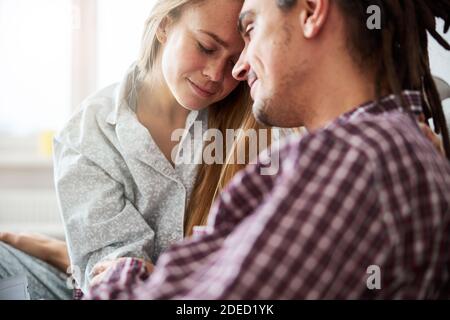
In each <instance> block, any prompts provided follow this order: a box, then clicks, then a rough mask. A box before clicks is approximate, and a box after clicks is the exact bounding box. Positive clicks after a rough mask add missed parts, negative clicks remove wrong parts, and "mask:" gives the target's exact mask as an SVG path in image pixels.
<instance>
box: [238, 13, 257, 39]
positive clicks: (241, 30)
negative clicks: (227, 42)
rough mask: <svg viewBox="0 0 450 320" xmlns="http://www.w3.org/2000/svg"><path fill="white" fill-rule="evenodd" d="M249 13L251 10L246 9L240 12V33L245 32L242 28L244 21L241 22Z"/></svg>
mask: <svg viewBox="0 0 450 320" xmlns="http://www.w3.org/2000/svg"><path fill="white" fill-rule="evenodd" d="M250 14H253V11H251V10H247V11H244V12H242V13H241V14H240V15H239V21H238V30H239V32H240V33H241V34H243V33H244V32H245V30H244V23H243V22H244V20H245V18H246V17H247V16H248V15H250Z"/></svg>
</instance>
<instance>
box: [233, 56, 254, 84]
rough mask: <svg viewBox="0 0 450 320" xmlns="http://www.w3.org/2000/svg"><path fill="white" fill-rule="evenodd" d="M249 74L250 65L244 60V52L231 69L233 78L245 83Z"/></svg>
mask: <svg viewBox="0 0 450 320" xmlns="http://www.w3.org/2000/svg"><path fill="white" fill-rule="evenodd" d="M249 72H250V65H249V64H248V62H247V60H246V58H245V52H243V53H242V54H241V56H240V57H239V60H238V62H237V63H236V65H235V66H234V68H233V77H234V78H235V79H236V80H238V81H246V80H247V77H248V74H249Z"/></svg>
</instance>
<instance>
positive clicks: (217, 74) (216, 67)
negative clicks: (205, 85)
mask: <svg viewBox="0 0 450 320" xmlns="http://www.w3.org/2000/svg"><path fill="white" fill-rule="evenodd" d="M224 64H225V62H224V63H222V62H220V61H214V62H213V63H210V64H209V65H208V66H207V68H206V69H205V70H204V71H203V75H204V76H205V77H207V78H208V80H210V81H213V82H222V81H223V79H224V74H225V70H224V69H225V67H224Z"/></svg>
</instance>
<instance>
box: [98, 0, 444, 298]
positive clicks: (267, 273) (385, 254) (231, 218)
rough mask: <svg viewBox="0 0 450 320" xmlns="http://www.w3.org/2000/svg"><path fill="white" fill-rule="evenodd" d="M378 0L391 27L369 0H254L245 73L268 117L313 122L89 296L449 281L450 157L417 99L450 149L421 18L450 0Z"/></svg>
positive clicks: (417, 286) (391, 292)
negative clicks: (419, 118) (187, 234)
mask: <svg viewBox="0 0 450 320" xmlns="http://www.w3.org/2000/svg"><path fill="white" fill-rule="evenodd" d="M376 3H378V4H379V5H381V6H382V8H379V9H380V12H381V13H382V15H383V17H382V21H383V24H382V28H381V30H370V29H367V27H366V20H367V19H368V17H369V16H368V15H367V14H366V12H367V9H368V6H369V5H370V4H371V1H353V0H334V1H330V0H298V1H295V0H284V1H283V0H278V1H275V0H246V1H245V4H244V7H243V10H242V14H241V19H240V22H239V26H240V29H241V31H242V33H243V36H244V39H245V41H246V47H245V50H244V52H243V54H242V56H241V58H240V60H239V62H238V64H237V65H236V67H235V69H234V75H235V77H236V78H237V79H240V80H247V81H248V83H249V85H250V86H251V94H252V97H253V99H254V101H255V103H254V113H255V116H256V117H257V119H258V120H259V121H260V122H263V123H265V124H269V125H274V126H280V127H297V126H301V125H305V126H306V127H307V128H308V129H309V131H310V134H309V135H308V136H306V137H304V138H303V139H301V140H300V139H297V140H292V141H289V142H288V143H287V145H286V146H284V147H283V148H282V149H281V150H280V153H279V155H280V158H281V160H282V163H281V167H280V171H279V172H278V174H277V175H275V176H262V175H260V169H261V167H262V166H263V165H262V164H259V165H256V166H250V167H249V168H248V169H246V170H245V172H243V173H241V174H239V175H238V177H236V179H235V180H234V181H233V182H232V183H231V184H230V186H229V187H228V188H227V189H226V190H225V192H223V194H222V196H221V197H220V201H218V203H216V205H215V207H214V209H213V210H212V212H211V215H212V216H211V217H212V218H211V221H210V227H211V229H212V230H211V232H210V233H209V234H207V235H206V236H204V237H201V238H199V239H194V240H191V241H186V242H184V243H180V244H177V245H175V246H174V247H172V248H171V249H170V250H169V251H168V252H167V253H166V254H164V255H163V256H162V257H161V258H160V260H159V262H158V265H157V267H156V269H155V271H154V273H153V274H152V275H151V277H150V278H149V279H147V280H146V278H147V277H148V275H147V274H145V272H143V270H144V268H143V266H142V265H141V264H140V263H139V261H135V260H133V259H126V260H123V261H122V262H121V263H119V264H118V265H116V266H115V267H114V268H112V269H110V271H109V272H108V275H107V276H106V277H105V279H104V282H103V283H101V284H100V285H97V286H96V287H94V288H93V289H92V290H91V292H90V293H89V297H90V298H95V299H111V298H118V299H132V298H141V299H168V298H175V299H176V298H183V299H322V298H325V299H370V298H377V299H438V298H448V297H449V290H448V289H449V286H448V284H449V279H450V277H449V270H450V257H449V255H450V197H449V194H450V165H449V163H448V161H447V160H446V159H445V158H444V157H442V156H441V155H440V154H439V153H438V152H437V151H436V150H435V149H434V148H433V146H432V144H431V143H430V142H429V141H428V140H427V139H426V138H425V137H424V136H423V135H422V133H421V131H420V130H419V127H418V125H417V123H416V121H415V117H414V112H424V113H425V115H427V116H428V117H431V116H432V117H433V118H434V120H435V126H436V128H437V130H441V132H442V133H443V136H444V144H445V148H446V152H447V155H449V150H450V149H449V143H448V142H449V139H448V132H447V129H446V127H445V118H444V117H443V114H442V107H441V106H440V103H439V99H438V98H437V92H436V88H435V86H434V84H433V83H432V80H431V75H430V72H429V66H428V58H427V56H426V54H427V53H426V52H427V51H426V50H427V46H426V30H430V31H433V30H434V29H433V28H434V24H432V23H431V21H434V18H435V16H441V17H442V18H444V19H446V21H447V24H448V23H449V22H450V16H449V12H450V2H449V1H447V0H441V1H439V0H436V1H433V2H429V1H426V0H424V1H420V0H416V1H410V0H404V1H402V0H395V1H392V0H385V1H376ZM419 12H420V13H419ZM404 30H408V32H403V31H404ZM433 34H434V35H435V37H438V36H437V35H436V33H435V32H434V33H433ZM438 40H439V41H440V42H441V43H442V44H443V45H447V44H446V43H444V41H443V40H442V39H439V38H438ZM447 48H449V49H450V47H449V46H448V45H447ZM421 92H422V93H423V94H421ZM394 94H395V95H394ZM261 163H265V161H264V156H262V159H261Z"/></svg>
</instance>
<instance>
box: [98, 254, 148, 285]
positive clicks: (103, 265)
mask: <svg viewBox="0 0 450 320" xmlns="http://www.w3.org/2000/svg"><path fill="white" fill-rule="evenodd" d="M125 259H127V258H119V259H117V260H112V261H103V262H99V263H97V264H96V265H95V266H94V268H93V269H92V274H93V276H94V277H93V278H92V280H91V283H90V286H91V287H92V286H95V285H97V284H99V283H100V282H102V280H103V278H104V277H105V275H106V274H107V273H108V271H109V270H110V269H113V268H114V267H115V266H116V265H117V264H118V263H120V262H121V261H123V260H125ZM136 260H140V259H136ZM141 261H142V262H143V263H144V265H145V268H146V270H147V272H148V273H152V272H153V269H154V266H153V264H152V263H151V262H149V261H145V260H141Z"/></svg>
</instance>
